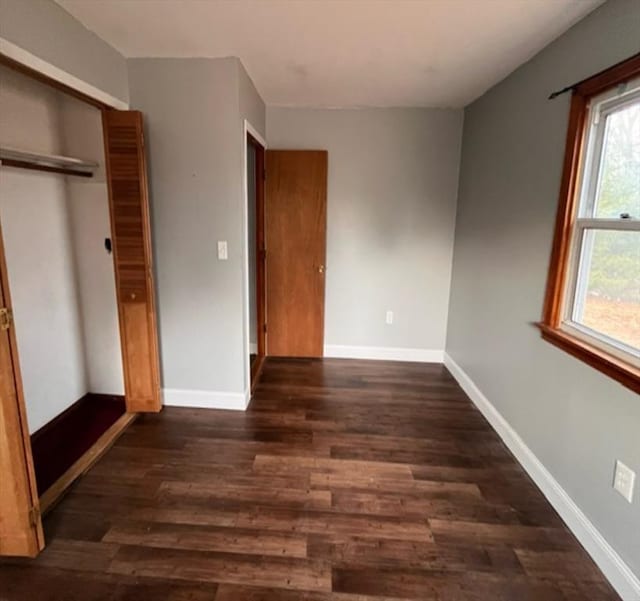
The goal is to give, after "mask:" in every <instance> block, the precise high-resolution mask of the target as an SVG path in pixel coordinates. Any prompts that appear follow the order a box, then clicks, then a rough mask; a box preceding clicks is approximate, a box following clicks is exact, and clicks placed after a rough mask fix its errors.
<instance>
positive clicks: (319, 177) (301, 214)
mask: <svg viewBox="0 0 640 601" xmlns="http://www.w3.org/2000/svg"><path fill="white" fill-rule="evenodd" d="M327 166H328V154H327V152H326V151H324V150H268V151H267V182H266V244H267V355H276V356H288V357H322V356H323V354H324V352H323V351H324V349H323V346H324V294H325V274H324V272H325V268H324V266H325V252H326V229H327Z"/></svg>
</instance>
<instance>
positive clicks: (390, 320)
mask: <svg viewBox="0 0 640 601" xmlns="http://www.w3.org/2000/svg"><path fill="white" fill-rule="evenodd" d="M386 321H387V325H388V326H390V325H391V324H392V323H393V311H387V320H386Z"/></svg>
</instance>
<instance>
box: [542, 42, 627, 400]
mask: <svg viewBox="0 0 640 601" xmlns="http://www.w3.org/2000/svg"><path fill="white" fill-rule="evenodd" d="M540 326H541V329H542V335H543V337H544V338H545V339H547V340H549V341H550V342H552V343H554V344H556V345H558V346H560V347H561V348H563V349H564V350H566V351H567V352H570V353H571V354H573V355H574V356H576V357H578V358H580V359H582V360H584V361H586V362H587V363H589V364H590V365H592V366H593V367H595V368H597V369H600V370H601V371H603V372H605V373H607V374H608V375H610V376H612V377H614V378H615V379H617V380H618V381H619V382H621V383H622V384H624V385H625V386H627V387H629V388H631V389H633V390H635V391H637V392H640V55H636V56H634V57H632V58H631V59H629V60H628V61H625V62H623V63H620V64H619V65H616V66H615V67H612V68H611V69H609V70H608V71H605V72H603V73H600V74H598V75H596V76H594V77H592V78H590V79H588V80H585V81H583V82H581V83H580V84H578V85H577V86H576V87H575V88H574V90H573V96H572V100H571V113H570V118H569V129H568V133H567V146H566V154H565V162H564V173H563V178H562V188H561V194H560V203H559V208H558V218H557V223H556V231H555V238H554V244H553V250H552V256H551V265H550V269H549V281H548V285H547V294H546V299H545V307H544V315H543V321H542V323H541V324H540Z"/></svg>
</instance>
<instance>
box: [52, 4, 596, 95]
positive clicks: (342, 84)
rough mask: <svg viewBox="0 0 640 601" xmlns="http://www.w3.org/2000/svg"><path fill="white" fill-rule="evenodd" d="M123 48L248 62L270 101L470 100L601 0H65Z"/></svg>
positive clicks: (127, 52) (137, 53)
mask: <svg viewBox="0 0 640 601" xmlns="http://www.w3.org/2000/svg"><path fill="white" fill-rule="evenodd" d="M56 1H57V2H58V4H60V5H61V6H62V7H64V8H65V9H66V10H67V11H68V12H69V13H71V14H72V15H73V16H74V17H76V18H77V19H79V20H80V21H81V22H82V23H83V24H84V25H85V26H86V27H87V28H88V29H90V30H91V31H94V32H95V33H96V34H97V35H98V36H100V37H101V38H102V39H104V40H105V41H107V42H108V43H109V44H111V45H112V46H113V47H114V48H116V49H117V50H118V51H120V52H121V53H122V54H123V55H124V56H126V57H151V56H153V57H224V56H237V57H239V58H240V59H241V60H242V63H243V64H244V66H245V68H246V69H247V71H248V72H249V75H250V76H251V78H252V79H253V81H254V83H255V85H256V87H257V88H258V91H259V92H260V94H261V95H262V97H263V99H264V100H265V102H266V103H267V104H268V105H288V106H313V107H335V106H339V107H348V106H349V107H351V106H429V107H449V106H454V107H460V106H464V105H466V104H468V103H469V102H471V101H472V100H474V99H475V98H477V97H478V96H480V95H481V94H482V93H483V92H485V91H486V90H487V89H488V88H490V87H491V86H492V85H493V84H495V83H496V82H498V81H500V80H501V79H502V78H504V77H505V76H506V75H508V74H509V73H510V72H511V71H513V70H514V69H515V68H516V67H517V66H518V65H520V64H522V63H523V62H525V61H526V60H528V59H529V58H530V57H531V56H533V55H534V54H535V53H536V52H537V51H538V50H540V49H541V48H543V47H544V46H545V45H547V44H548V43H549V42H550V41H552V40H553V39H555V38H556V37H558V36H559V35H560V34H561V33H562V32H564V31H565V30H566V29H568V28H569V27H570V26H571V25H572V24H573V23H575V22H576V21H578V20H580V19H581V18H582V17H584V16H585V15H586V14H588V13H589V12H590V11H591V10H593V9H594V8H595V7H596V6H598V5H599V4H602V2H603V0H56Z"/></svg>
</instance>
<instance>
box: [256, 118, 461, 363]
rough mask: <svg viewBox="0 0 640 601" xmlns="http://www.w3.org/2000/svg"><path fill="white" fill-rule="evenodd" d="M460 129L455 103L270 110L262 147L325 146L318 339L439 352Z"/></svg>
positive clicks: (329, 342) (444, 322)
mask: <svg viewBox="0 0 640 601" xmlns="http://www.w3.org/2000/svg"><path fill="white" fill-rule="evenodd" d="M461 130H462V111H454V110H433V109H364V110H339V109H338V110H313V109H291V108H272V107H269V108H268V109H267V136H268V143H269V148H292V149H294V148H298V149H324V150H328V151H329V182H328V205H327V212H328V223H327V280H326V310H325V344H327V345H346V346H369V347H396V348H420V349H433V350H443V349H444V343H445V333H446V327H447V310H448V302H449V283H450V275H451V257H452V249H453V232H454V219H455V205H456V194H457V185H458V162H459V156H460V141H461ZM387 310H392V311H393V312H394V323H393V325H386V323H385V316H386V311H387Z"/></svg>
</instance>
